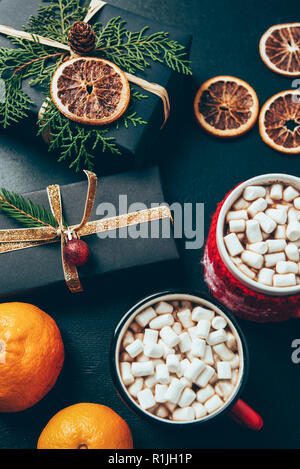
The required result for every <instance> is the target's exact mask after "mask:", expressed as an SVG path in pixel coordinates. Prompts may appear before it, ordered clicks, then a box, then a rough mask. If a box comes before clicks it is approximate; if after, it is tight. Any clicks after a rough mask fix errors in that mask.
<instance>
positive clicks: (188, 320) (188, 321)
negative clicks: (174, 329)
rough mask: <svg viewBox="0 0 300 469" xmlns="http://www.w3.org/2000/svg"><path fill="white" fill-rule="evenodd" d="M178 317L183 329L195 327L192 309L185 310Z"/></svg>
mask: <svg viewBox="0 0 300 469" xmlns="http://www.w3.org/2000/svg"><path fill="white" fill-rule="evenodd" d="M177 317H178V319H179V321H180V322H181V324H182V325H183V327H185V328H188V327H192V326H194V322H193V321H192V313H191V310H190V309H184V310H183V311H180V312H179V313H177Z"/></svg>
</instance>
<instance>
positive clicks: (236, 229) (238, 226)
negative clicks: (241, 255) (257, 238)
mask: <svg viewBox="0 0 300 469" xmlns="http://www.w3.org/2000/svg"><path fill="white" fill-rule="evenodd" d="M245 228H246V223H245V220H230V222H229V231H231V233H241V232H243V231H245Z"/></svg>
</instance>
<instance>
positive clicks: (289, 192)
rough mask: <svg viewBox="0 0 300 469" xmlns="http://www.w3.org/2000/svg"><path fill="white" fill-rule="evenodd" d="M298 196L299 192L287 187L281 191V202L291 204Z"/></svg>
mask: <svg viewBox="0 0 300 469" xmlns="http://www.w3.org/2000/svg"><path fill="white" fill-rule="evenodd" d="M298 196H299V192H298V191H296V189H294V188H293V187H292V186H288V187H287V188H286V189H284V191H283V200H284V201H285V202H292V201H293V200H294V199H296V197H298Z"/></svg>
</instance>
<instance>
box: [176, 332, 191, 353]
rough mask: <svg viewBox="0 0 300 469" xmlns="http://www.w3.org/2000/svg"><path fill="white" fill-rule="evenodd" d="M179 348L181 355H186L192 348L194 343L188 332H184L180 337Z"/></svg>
mask: <svg viewBox="0 0 300 469" xmlns="http://www.w3.org/2000/svg"><path fill="white" fill-rule="evenodd" d="M178 337H179V348H180V351H181V353H186V352H188V351H189V350H191V348H192V342H191V339H190V337H189V334H188V333H187V332H183V333H182V334H180V335H179V336H178Z"/></svg>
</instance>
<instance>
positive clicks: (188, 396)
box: [178, 388, 196, 407]
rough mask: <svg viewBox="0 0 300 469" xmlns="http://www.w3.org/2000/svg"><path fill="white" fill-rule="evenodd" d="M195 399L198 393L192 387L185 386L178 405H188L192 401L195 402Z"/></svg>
mask: <svg viewBox="0 0 300 469" xmlns="http://www.w3.org/2000/svg"><path fill="white" fill-rule="evenodd" d="M195 399H196V393H195V392H194V391H193V390H192V389H190V388H185V390H184V391H183V393H182V394H181V397H180V399H179V402H178V405H179V407H188V406H189V405H191V403H192V402H194V400H195Z"/></svg>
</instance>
